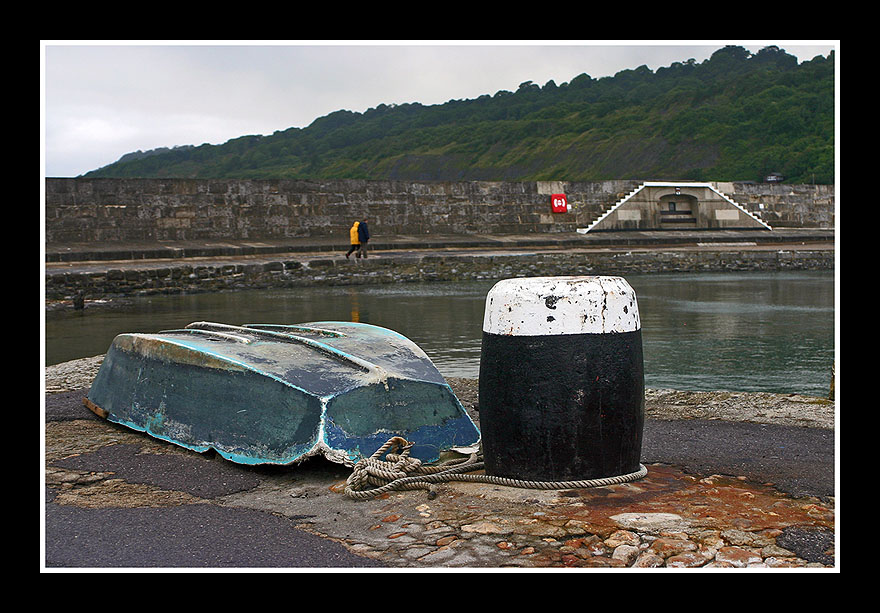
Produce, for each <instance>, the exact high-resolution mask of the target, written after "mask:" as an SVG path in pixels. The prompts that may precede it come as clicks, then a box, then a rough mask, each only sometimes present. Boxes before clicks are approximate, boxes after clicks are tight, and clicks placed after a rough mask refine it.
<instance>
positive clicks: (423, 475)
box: [345, 436, 648, 500]
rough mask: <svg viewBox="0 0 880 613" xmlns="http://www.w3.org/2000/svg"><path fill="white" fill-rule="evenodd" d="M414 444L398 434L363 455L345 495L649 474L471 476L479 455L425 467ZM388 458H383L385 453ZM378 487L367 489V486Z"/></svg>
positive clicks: (543, 484)
mask: <svg viewBox="0 0 880 613" xmlns="http://www.w3.org/2000/svg"><path fill="white" fill-rule="evenodd" d="M413 445H414V443H411V442H409V441H407V440H406V439H404V438H402V437H399V436H395V437H392V438H391V439H389V440H388V442H386V443H385V444H384V445H382V446H381V447H380V448H379V449H377V450H376V452H375V453H374V454H373V455H371V456H370V457H369V458H364V459H362V460H360V461H358V462H357V464H355V465H354V470H353V471H352V473H351V475H350V476H349V477H348V479H347V481H346V484H345V494H346V495H347V496H348V497H349V498H354V499H356V500H366V499H368V498H373V497H375V496H378V495H380V494H384V493H385V492H390V491H396V490H423V489H426V490H428V496H429V498H433V497H434V496H435V495H436V494H435V493H434V491H433V490H432V489H431V485H432V484H435V483H446V482H449V481H468V482H472V483H490V484H493V485H506V486H509V487H519V488H526V489H540V490H552V489H578V488H590V487H601V486H604V485H615V484H618V483H628V482H630V481H636V480H637V479H641V478H642V477H644V476H645V475H647V474H648V469H647V468H645V466H644V465H643V464H639V469H638V470H637V471H635V472H633V473H629V474H626V475H618V476H615V477H603V478H601V479H584V480H579V481H524V480H520V479H509V478H507V477H495V476H492V475H470V474H466V473H470V472H474V471H476V470H480V469H482V468H483V466H484V465H483V462H482V461H481V460H480V454H477V453H473V454H471V455H470V456H469V457H467V458H464V459H460V460H449V461H446V462H441V463H440V464H434V465H431V466H423V465H422V461H421V460H419V459H418V458H412V457H410V455H409V452H410V449H411V448H412V446H413ZM383 455H384V456H385V459H382V456H383ZM367 484H369V485H375V486H377V487H374V488H370V489H364V486H365V485H367Z"/></svg>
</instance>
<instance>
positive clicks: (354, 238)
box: [345, 221, 361, 260]
mask: <svg viewBox="0 0 880 613" xmlns="http://www.w3.org/2000/svg"><path fill="white" fill-rule="evenodd" d="M358 225H360V222H358V221H356V222H354V223H353V224H352V225H351V229H349V231H348V238H349V240H350V241H351V248H350V249H349V250H348V253H346V254H345V259H346V260H347V259H348V256H350V255H351V254H352V253H354V252H355V251H357V253H355V256H354V257H356V258H359V257H361V254H360V251H358V249H360V246H361V241H360V239H359V238H358Z"/></svg>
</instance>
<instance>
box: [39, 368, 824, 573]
mask: <svg viewBox="0 0 880 613" xmlns="http://www.w3.org/2000/svg"><path fill="white" fill-rule="evenodd" d="M102 359H103V356H96V357H94V358H90V359H84V360H76V361H73V362H66V363H64V364H59V365H55V366H50V367H48V368H47V370H46V395H45V439H44V443H45V448H44V451H45V465H44V468H45V483H44V489H45V514H44V528H45V531H44V542H43V543H42V544H41V545H42V547H43V548H44V549H43V556H42V561H43V569H44V570H46V571H58V570H64V569H72V568H85V569H94V568H106V569H110V570H113V569H122V568H162V569H184V568H186V569H191V568H199V569H201V568H248V569H253V568H263V569H284V570H314V569H323V570H331V569H332V570H362V571H363V570H370V569H373V570H376V569H379V570H381V569H386V570H387V569H397V570H400V569H410V570H441V569H463V568H464V569H482V570H493V571H504V570H507V569H552V568H558V569H565V568H592V569H594V568H603V569H631V568H658V567H662V568H716V569H718V568H722V569H731V570H733V569H738V568H752V569H754V568H760V569H765V570H766V571H768V572H770V570H771V569H801V570H812V569H818V570H826V571H828V570H831V571H834V570H835V569H838V568H839V557H838V555H837V550H836V538H835V535H836V525H837V518H836V509H835V502H836V487H835V485H836V483H835V459H836V445H835V430H834V425H835V403H834V402H833V401H830V400H828V399H823V398H813V397H805V396H796V395H782V394H755V393H727V392H716V393H712V392H681V391H672V390H650V389H649V390H647V392H646V417H647V419H646V423H645V435H644V444H643V450H642V462H643V463H644V464H645V465H646V467H647V468H648V474H647V476H646V477H644V478H642V479H640V480H638V481H634V482H631V483H623V484H616V485H611V486H606V487H596V488H588V489H562V490H556V489H554V490H533V489H522V488H515V487H506V486H500V485H489V484H482V483H465V482H454V481H453V482H447V483H441V484H437V485H435V486H434V492H433V493H432V494H429V493H428V492H426V491H424V490H415V491H391V492H388V493H384V494H382V495H380V496H378V497H375V498H371V499H367V500H355V499H353V498H350V497H348V496H346V495H345V493H344V489H345V484H346V479H347V478H348V476H349V475H350V474H351V472H352V469H351V468H348V467H346V466H343V465H341V464H334V463H332V462H329V461H327V460H325V459H323V458H321V457H316V458H312V459H309V460H307V461H305V462H303V463H301V464H298V465H293V466H288V467H271V468H265V467H248V466H242V465H238V464H234V463H232V462H228V461H226V460H224V459H222V458H221V457H220V456H219V455H216V454H214V453H210V452H209V453H206V454H199V453H195V452H191V451H188V450H186V449H183V448H180V447H177V446H175V445H173V444H171V443H166V442H163V441H160V440H157V439H154V438H151V437H149V436H147V435H145V434H142V433H139V432H135V431H132V430H129V429H126V428H124V427H122V426H119V425H117V424H113V423H111V422H107V421H105V420H103V419H100V418H98V417H97V416H95V415H94V414H93V413H91V412H90V411H89V410H88V409H86V408H85V407H84V406H83V404H82V398H83V397H84V396H85V395H87V393H88V387H89V386H90V382H91V379H92V378H93V377H94V373H95V372H97V368H98V367H99V365H100V363H101V360H102ZM449 382H450V385H451V386H452V388H453V390H454V391H455V393H456V395H457V396H458V397H459V399H460V400H461V401H462V404H463V405H464V406H465V408H466V409H468V411H469V413H470V414H471V415H472V417H473V418H474V420H475V421H476V422H477V423H479V406H478V403H477V398H478V393H477V392H478V382H477V381H475V380H471V379H450V380H449Z"/></svg>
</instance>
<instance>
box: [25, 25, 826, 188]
mask: <svg viewBox="0 0 880 613" xmlns="http://www.w3.org/2000/svg"><path fill="white" fill-rule="evenodd" d="M727 44H735V45H740V46H742V47H745V48H746V49H748V50H749V51H751V52H752V53H756V52H758V51H760V50H761V49H763V48H764V47H766V46H768V45H777V46H778V47H781V48H782V49H785V50H786V51H787V52H788V53H790V54H791V55H794V56H795V57H797V58H798V60H799V61H801V62H803V61H807V60H810V59H812V58H813V57H815V56H816V55H823V56H827V55H828V53H829V52H830V51H831V49H835V50H836V52H837V53H839V41H785V40H782V41H679V42H676V43H675V44H671V43H667V42H665V41H655V42H642V41H625V42H615V41H600V42H596V43H592V42H589V41H574V42H569V43H560V44H557V43H546V42H531V41H529V42H525V43H523V42H516V41H514V42H505V41H487V42H482V41H481V42H474V43H460V42H455V43H447V42H443V41H440V42H423V41H411V42H398V41H387V42H374V41H364V42H361V41H357V42H345V41H341V42H324V41H317V42H295V41H284V42H279V43H274V42H270V43H267V42H264V41H255V42H228V41H216V42H215V41H198V42H188V41H183V42H179V43H177V42H174V43H169V42H165V41H162V42H158V43H152V42H149V41H147V42H127V41H123V42H114V43H104V42H102V41H98V42H90V41H82V42H80V41H42V45H41V50H42V54H43V55H42V58H41V70H42V83H43V91H42V125H43V149H42V152H43V159H42V160H41V163H42V169H41V170H42V171H43V174H44V176H48V177H75V176H78V175H81V174H83V173H86V172H88V171H90V170H95V169H96V168H100V167H101V166H106V165H107V164H110V163H112V162H115V161H116V160H118V159H119V158H120V157H121V156H122V155H124V154H126V153H129V152H132V151H137V150H139V149H140V150H142V151H146V150H149V149H155V148H157V147H173V146H178V145H201V144H203V143H210V144H213V145H216V144H221V143H224V142H226V141H228V140H229V139H232V138H237V137H239V136H243V135H246V134H264V135H268V134H272V133H273V132H275V131H278V130H286V129H287V128H290V127H299V128H304V127H306V126H308V125H309V124H310V123H312V121H314V120H315V119H317V118H318V117H322V116H324V115H327V114H329V113H332V112H333V111H338V110H340V109H345V110H349V111H356V112H363V111H366V110H367V109H369V108H372V107H376V106H378V105H379V104H383V103H384V104H403V103H407V102H419V103H421V104H425V105H430V104H442V103H444V102H447V101H449V100H453V99H473V98H477V97H478V96H480V95H482V94H489V95H494V94H495V93H496V92H497V91H499V90H508V91H515V90H516V88H517V87H518V86H519V84H520V83H522V82H524V81H532V82H534V83H536V84H538V85H541V86H543V85H544V84H545V83H547V81H549V80H551V79H552V80H553V81H555V82H556V84H557V85H561V84H562V83H567V82H569V81H571V80H572V79H573V78H574V77H576V76H577V75H579V74H581V73H587V74H589V75H590V76H591V77H593V78H599V77H604V76H611V75H614V74H615V73H617V72H619V71H621V70H624V69H627V68H636V67H638V66H641V65H643V64H644V65H647V66H648V68H650V69H651V70H654V71H656V70H657V68H660V67H663V66H669V65H670V64H672V63H673V62H684V61H687V60H688V59H690V58H693V59H695V60H696V61H697V62H702V61H703V60H705V59H707V58H708V57H709V56H710V55H712V53H713V52H714V51H716V50H718V49H720V48H721V47H723V46H725V45H727Z"/></svg>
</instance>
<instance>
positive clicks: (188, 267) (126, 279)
mask: <svg viewBox="0 0 880 613" xmlns="http://www.w3.org/2000/svg"><path fill="white" fill-rule="evenodd" d="M833 268H834V251H833V250H786V249H779V250H770V251H767V250H738V249H736V248H727V249H720V250H711V251H706V250H702V251H660V252H635V251H634V252H617V253H610V252H609V253H602V252H591V253H585V252H567V251H548V252H543V253H540V252H538V253H529V254H524V253H519V254H517V253H511V254H504V255H502V254H499V253H493V254H491V255H444V254H394V255H393V256H387V257H382V256H373V257H370V258H369V259H367V260H364V261H360V262H356V261H354V260H346V259H345V258H343V257H341V255H338V254H337V255H335V256H334V257H328V258H319V259H293V258H291V259H284V257H283V256H279V257H278V259H262V260H260V261H246V260H243V261H237V262H225V263H224V262H222V261H216V262H205V263H193V262H192V261H184V262H174V261H173V260H172V261H169V262H168V263H166V264H156V263H152V264H143V265H137V264H136V263H134V262H132V263H130V264H129V265H127V266H126V267H125V268H124V269H122V268H115V269H114V268H108V269H102V270H99V271H96V272H77V273H70V272H63V271H57V272H52V271H50V272H47V274H46V277H45V279H46V286H45V287H46V298H47V299H48V300H64V299H69V298H70V297H72V296H74V295H76V294H82V295H85V296H87V297H89V298H98V297H103V296H126V295H144V294H162V293H168V294H171V293H181V292H195V291H222V290H232V289H265V288H277V287H301V286H312V285H353V284H373V283H375V284H379V283H408V282H419V281H465V280H478V279H502V278H508V277H516V276H557V275H592V274H603V275H624V274H632V273H646V272H647V273H651V272H656V273H669V272H719V271H743V270H767V271H777V270H820V269H833Z"/></svg>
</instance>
